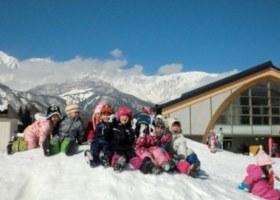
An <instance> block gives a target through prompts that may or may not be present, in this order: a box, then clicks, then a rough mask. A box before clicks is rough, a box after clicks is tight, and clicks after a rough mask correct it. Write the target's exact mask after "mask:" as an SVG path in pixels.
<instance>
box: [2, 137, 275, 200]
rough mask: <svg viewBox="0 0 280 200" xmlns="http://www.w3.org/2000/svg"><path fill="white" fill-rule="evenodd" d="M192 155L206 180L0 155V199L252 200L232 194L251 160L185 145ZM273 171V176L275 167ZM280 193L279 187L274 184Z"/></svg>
mask: <svg viewBox="0 0 280 200" xmlns="http://www.w3.org/2000/svg"><path fill="white" fill-rule="evenodd" d="M188 145H189V147H191V148H192V149H194V150H195V152H196V153H197V154H198V156H199V158H200V160H201V163H202V169H203V170H204V171H205V172H206V173H207V174H209V178H208V179H207V180H201V179H193V178H191V177H188V176H186V175H180V174H167V173H164V174H161V175H143V174H141V173H140V172H139V171H124V172H122V173H117V172H114V171H113V169H111V168H107V169H104V168H103V167H101V166H100V167H97V168H94V169H92V168H90V167H89V166H88V165H87V164H86V163H85V162H84V159H83V153H82V150H81V153H79V154H77V155H74V156H72V157H66V156H65V155H63V154H59V155H56V156H53V157H49V158H47V157H44V155H43V152H42V151H41V150H40V149H35V150H31V151H27V152H22V153H16V154H14V155H12V156H8V155H6V154H3V153H2V154H1V155H0V199H3V200H10V199H27V200H32V199H36V200H37V199H40V200H41V199H46V200H47V199H51V200H56V199H58V200H62V199H67V200H72V199H73V200H77V199H91V200H99V199H100V200H106V199H108V200H109V199H110V200H114V199H120V200H132V199H133V200H138V199H139V200H144V199H145V200H147V199H151V200H158V199H160V200H165V199H168V200H172V199H174V200H185V199H191V200H198V199H199V200H201V199H205V200H211V199H213V200H230V199H234V200H249V199H258V198H257V197H254V196H253V195H251V194H249V193H245V192H243V191H240V190H238V189H237V185H238V184H239V183H240V181H241V180H242V179H243V177H244V175H245V169H246V166H247V165H248V164H249V163H252V162H254V161H255V159H254V158H253V157H248V156H243V155H239V154H234V153H230V152H226V151H224V152H218V153H216V154H211V153H209V151H208V149H207V147H206V146H205V145H203V144H200V143H197V142H194V141H191V140H189V142H188ZM82 148H83V149H85V148H87V147H86V146H83V147H82ZM273 160H274V161H275V164H274V169H275V171H276V172H277V171H278V172H279V170H280V165H279V164H280V161H279V160H277V159H273ZM276 187H277V188H280V184H279V183H277V184H276Z"/></svg>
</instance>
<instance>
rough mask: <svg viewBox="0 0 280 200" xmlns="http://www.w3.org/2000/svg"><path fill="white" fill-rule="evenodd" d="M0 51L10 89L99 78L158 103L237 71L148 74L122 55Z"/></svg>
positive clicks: (3, 78)
mask: <svg viewBox="0 0 280 200" xmlns="http://www.w3.org/2000/svg"><path fill="white" fill-rule="evenodd" d="M0 53H2V54H0V71H1V73H0V82H1V83H3V84H5V85H7V86H9V87H11V88H13V89H17V90H27V89H31V88H34V87H36V86H38V85H42V84H49V83H65V82H71V81H81V80H87V81H93V80H102V81H104V82H106V83H108V84H110V85H111V86H112V87H114V88H116V89H118V90H119V91H121V92H123V93H127V94H131V95H134V96H136V97H138V98H140V99H142V100H144V101H149V102H152V103H162V102H165V101H168V100H171V99H174V98H177V97H179V96H180V95H181V94H182V93H185V92H187V91H189V90H191V89H194V88H197V87H199V86H202V85H205V84H207V83H210V82H212V81H216V80H218V79H221V78H224V77H226V76H228V75H231V74H233V73H236V72H237V71H236V70H233V71H229V72H225V73H206V72H196V71H193V72H181V73H176V74H168V75H149V76H148V75H145V74H144V73H143V67H142V66H141V65H137V64H136V65H134V66H132V67H129V66H127V65H128V62H127V61H126V60H125V59H124V58H109V59H104V60H101V59H93V58H87V59H83V58H80V57H76V58H74V59H71V60H68V61H63V62H57V61H53V60H51V59H50V58H30V59H26V60H21V61H17V60H16V59H15V58H13V57H11V56H9V55H7V54H5V53H3V52H0ZM1 60H2V61H1ZM1 63H2V64H1ZM11 66H17V67H11ZM11 68H13V69H11ZM83 89H90V88H83ZM88 91H89V90H88ZM66 92H69V91H66Z"/></svg>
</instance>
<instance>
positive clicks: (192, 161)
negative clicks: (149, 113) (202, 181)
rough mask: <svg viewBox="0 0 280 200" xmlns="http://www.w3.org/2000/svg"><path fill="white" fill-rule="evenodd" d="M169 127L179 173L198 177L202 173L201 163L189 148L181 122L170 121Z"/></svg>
mask: <svg viewBox="0 0 280 200" xmlns="http://www.w3.org/2000/svg"><path fill="white" fill-rule="evenodd" d="M169 127H170V131H171V133H172V150H173V153H174V154H173V157H174V159H175V160H176V161H177V164H176V166H177V169H178V171H179V172H180V173H185V174H188V175H190V176H192V177H196V176H197V175H198V172H199V171H200V161H199V159H198V157H197V155H196V154H195V152H194V151H193V150H192V149H190V148H188V146H187V138H185V137H184V135H183V134H182V129H181V123H180V121H178V120H176V119H170V120H169Z"/></svg>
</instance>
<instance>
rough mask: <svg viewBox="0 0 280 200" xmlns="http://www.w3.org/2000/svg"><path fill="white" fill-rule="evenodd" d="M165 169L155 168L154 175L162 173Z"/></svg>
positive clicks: (153, 169)
mask: <svg viewBox="0 0 280 200" xmlns="http://www.w3.org/2000/svg"><path fill="white" fill-rule="evenodd" d="M162 170H163V169H161V168H160V167H157V166H154V167H153V168H152V174H155V175H158V174H160V173H161V172H162Z"/></svg>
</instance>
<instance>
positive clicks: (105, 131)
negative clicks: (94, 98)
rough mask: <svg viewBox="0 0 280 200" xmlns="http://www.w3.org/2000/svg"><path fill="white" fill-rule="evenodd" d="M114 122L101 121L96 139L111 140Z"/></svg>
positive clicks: (96, 132)
mask: <svg viewBox="0 0 280 200" xmlns="http://www.w3.org/2000/svg"><path fill="white" fill-rule="evenodd" d="M112 125H113V124H112V123H109V122H100V123H99V124H98V125H97V127H96V131H95V140H103V141H108V142H110V141H111V139H112Z"/></svg>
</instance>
